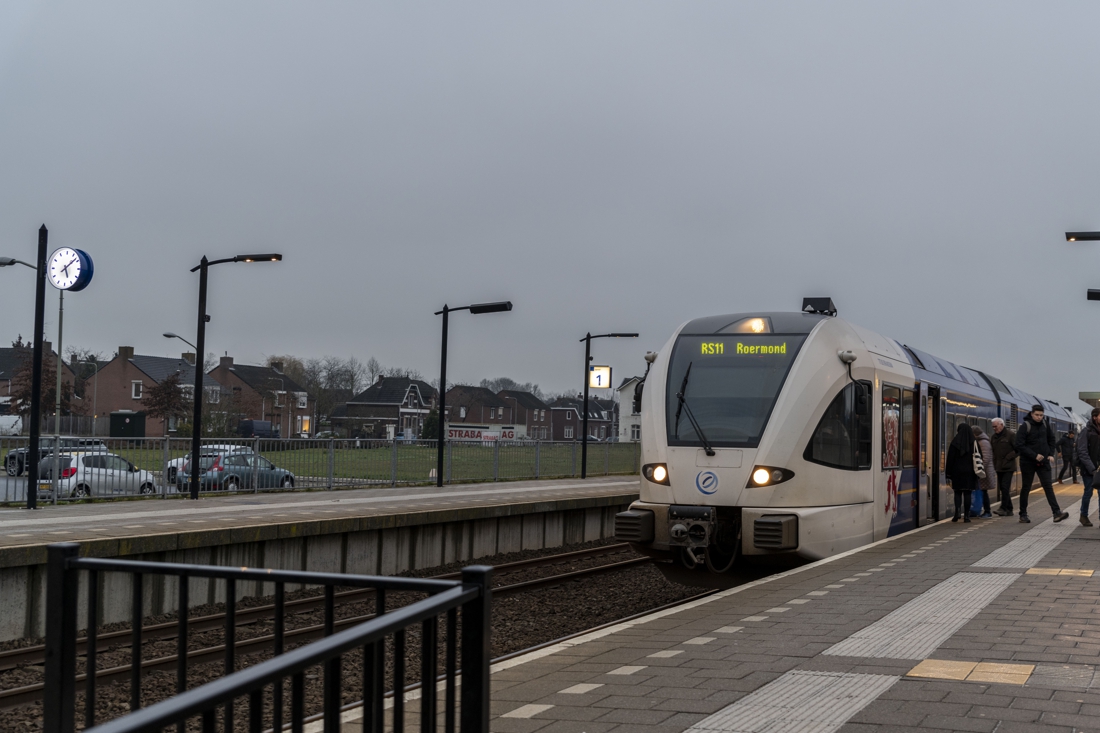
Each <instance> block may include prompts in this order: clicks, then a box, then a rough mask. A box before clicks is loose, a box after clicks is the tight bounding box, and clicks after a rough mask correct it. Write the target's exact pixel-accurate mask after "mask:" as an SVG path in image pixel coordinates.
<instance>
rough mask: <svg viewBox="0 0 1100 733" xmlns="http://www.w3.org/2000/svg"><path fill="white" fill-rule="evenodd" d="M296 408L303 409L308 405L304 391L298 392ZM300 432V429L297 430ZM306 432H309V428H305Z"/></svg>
mask: <svg viewBox="0 0 1100 733" xmlns="http://www.w3.org/2000/svg"><path fill="white" fill-rule="evenodd" d="M297 395H298V409H299V410H305V409H307V408H308V407H309V395H308V394H307V393H305V392H298V393H297ZM307 419H308V418H307ZM298 432H299V433H300V432H302V431H301V430H299V431H298ZM306 432H307V433H308V432H309V428H306Z"/></svg>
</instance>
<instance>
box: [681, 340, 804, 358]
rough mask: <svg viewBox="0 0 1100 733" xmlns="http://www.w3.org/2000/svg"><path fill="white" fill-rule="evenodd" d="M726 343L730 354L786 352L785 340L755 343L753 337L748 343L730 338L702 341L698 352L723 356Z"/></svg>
mask: <svg viewBox="0 0 1100 733" xmlns="http://www.w3.org/2000/svg"><path fill="white" fill-rule="evenodd" d="M769 340H770V339H769ZM727 343H728V347H729V353H730V354H745V355H749V356H759V355H764V354H780V355H782V354H786V353H787V342H786V341H782V342H780V343H757V339H753V340H752V341H750V342H749V343H745V342H744V341H743V340H737V341H733V340H732V339H731V340H730V341H729V342H726V341H703V342H701V343H700V344H699V354H700V355H701V356H725V355H726V349H727Z"/></svg>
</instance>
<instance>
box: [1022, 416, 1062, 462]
mask: <svg viewBox="0 0 1100 733" xmlns="http://www.w3.org/2000/svg"><path fill="white" fill-rule="evenodd" d="M1057 450H1058V448H1057V445H1056V443H1055V441H1054V431H1053V430H1051V429H1050V426H1049V425H1047V424H1046V422H1039V423H1037V422H1035V421H1034V420H1032V419H1031V415H1030V414H1029V415H1028V416H1027V417H1025V418H1024V419H1023V421H1022V422H1021V423H1020V429H1019V430H1017V431H1016V452H1017V453H1019V454H1020V464H1021V465H1026V466H1029V467H1035V466H1039V465H1043V466H1053V465H1054V464H1053V463H1052V462H1051V458H1053V456H1054V454H1055V453H1056V452H1057ZM1040 455H1041V456H1046V459H1045V460H1044V461H1043V462H1042V464H1040V463H1039V462H1038V461H1036V460H1035V457H1036V456H1040Z"/></svg>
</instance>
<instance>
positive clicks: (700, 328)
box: [680, 312, 830, 336]
mask: <svg viewBox="0 0 1100 733" xmlns="http://www.w3.org/2000/svg"><path fill="white" fill-rule="evenodd" d="M746 318H767V319H769V320H770V321H771V325H772V333H809V332H810V331H812V330H814V327H815V326H816V325H817V324H818V323H820V322H821V321H823V320H825V319H827V318H830V316H825V315H821V314H820V313H789V312H777V313H729V314H727V315H724V316H704V317H703V318H696V319H693V320H691V321H688V322H687V323H686V324H684V327H683V328H682V329H680V333H682V334H695V335H699V336H703V335H708V334H712V333H723V332H724V331H725V329H727V328H729V327H730V326H732V325H734V324H735V323H740V322H741V321H744V320H745V319H746Z"/></svg>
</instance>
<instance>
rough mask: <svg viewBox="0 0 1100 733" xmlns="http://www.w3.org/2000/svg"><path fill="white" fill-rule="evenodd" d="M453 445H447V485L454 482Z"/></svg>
mask: <svg viewBox="0 0 1100 733" xmlns="http://www.w3.org/2000/svg"><path fill="white" fill-rule="evenodd" d="M454 448H455V445H454V443H447V483H451V481H453V480H454Z"/></svg>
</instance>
